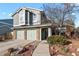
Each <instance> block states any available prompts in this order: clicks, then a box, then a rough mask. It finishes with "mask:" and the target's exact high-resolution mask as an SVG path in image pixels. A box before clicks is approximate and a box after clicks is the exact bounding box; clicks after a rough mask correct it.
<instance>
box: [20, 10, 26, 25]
mask: <svg viewBox="0 0 79 59" xmlns="http://www.w3.org/2000/svg"><path fill="white" fill-rule="evenodd" d="M19 25H25V10H21V11H20V12H19Z"/></svg>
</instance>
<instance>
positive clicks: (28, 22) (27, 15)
mask: <svg viewBox="0 0 79 59" xmlns="http://www.w3.org/2000/svg"><path fill="white" fill-rule="evenodd" d="M27 17H28V19H27V20H28V21H27V23H28V25H29V12H28V13H27Z"/></svg>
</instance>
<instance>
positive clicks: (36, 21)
mask: <svg viewBox="0 0 79 59" xmlns="http://www.w3.org/2000/svg"><path fill="white" fill-rule="evenodd" d="M25 10H28V11H29V12H32V13H33V14H35V15H36V16H35V18H33V25H37V24H41V12H40V11H37V10H34V9H30V8H29V9H28V8H27V9H25Z"/></svg>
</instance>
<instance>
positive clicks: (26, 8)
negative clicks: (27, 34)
mask: <svg viewBox="0 0 79 59" xmlns="http://www.w3.org/2000/svg"><path fill="white" fill-rule="evenodd" d="M23 9H24V10H28V9H31V10H36V11H43V10H41V9H36V8H32V7H22V8H19V9H18V10H16V12H15V13H13V14H12V17H13V16H14V15H15V14H16V13H18V12H20V11H21V10H23Z"/></svg>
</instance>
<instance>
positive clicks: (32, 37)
mask: <svg viewBox="0 0 79 59" xmlns="http://www.w3.org/2000/svg"><path fill="white" fill-rule="evenodd" d="M27 40H36V30H27Z"/></svg>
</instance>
